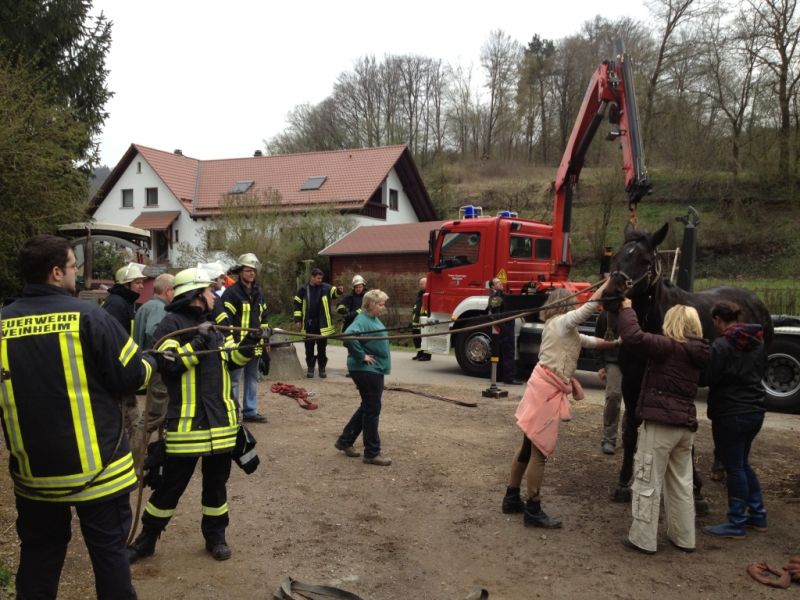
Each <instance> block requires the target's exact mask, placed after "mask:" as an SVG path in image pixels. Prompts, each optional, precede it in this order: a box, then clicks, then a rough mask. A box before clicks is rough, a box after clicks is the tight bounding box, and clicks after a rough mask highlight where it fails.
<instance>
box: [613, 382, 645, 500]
mask: <svg viewBox="0 0 800 600" xmlns="http://www.w3.org/2000/svg"><path fill="white" fill-rule="evenodd" d="M622 373H623V374H622V400H623V401H624V403H625V419H624V421H623V425H622V466H621V467H620V471H619V481H618V482H617V487H616V489H615V490H614V495H613V496H612V500H614V502H630V500H631V488H630V484H631V479H632V478H633V457H634V455H635V454H636V442H637V440H638V437H639V422H638V420H637V418H636V403H637V400H638V399H639V391H640V389H641V382H642V379H641V376H640V374H639V373H638V370H637V369H633V370H630V369H625V368H623V372H622Z"/></svg>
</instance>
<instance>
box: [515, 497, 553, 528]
mask: <svg viewBox="0 0 800 600" xmlns="http://www.w3.org/2000/svg"><path fill="white" fill-rule="evenodd" d="M523 521H524V523H525V527H543V528H544V529H559V528H560V527H561V519H557V518H554V517H548V516H547V514H546V513H545V512H544V511H543V510H542V504H541V502H540V501H539V500H530V499H528V502H527V503H526V504H525V515H524V516H523Z"/></svg>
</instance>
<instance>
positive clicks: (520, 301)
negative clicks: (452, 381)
mask: <svg viewBox="0 0 800 600" xmlns="http://www.w3.org/2000/svg"><path fill="white" fill-rule="evenodd" d="M606 120H607V121H608V122H609V123H610V130H609V132H608V135H607V136H606V139H607V140H609V141H616V142H618V143H619V144H620V146H621V150H622V157H623V165H622V169H623V171H624V174H625V191H626V193H627V195H628V202H629V209H630V210H631V211H632V214H633V215H634V216H635V210H636V207H637V205H638V203H639V201H640V200H641V199H642V198H643V197H644V196H646V195H647V194H649V193H650V192H651V190H652V185H651V183H650V182H649V179H648V176H647V169H646V167H645V161H644V152H643V149H642V142H641V136H640V131H639V121H638V110H637V106H636V96H635V92H634V86H633V76H632V72H631V64H630V61H629V59H628V56H627V55H626V54H625V53H624V52H620V53H619V54H618V56H617V58H616V60H615V61H605V62H603V63H602V64H601V65H600V66H599V68H598V69H597V70H596V71H595V72H594V73H593V75H592V78H591V81H590V83H589V87H588V89H587V90H586V95H585V96H584V99H583V104H582V106H581V109H580V112H579V115H578V118H577V120H576V122H575V125H574V127H573V129H572V133H571V135H570V138H569V142H568V144H567V147H566V149H565V151H564V155H563V158H562V160H561V164H560V166H559V168H558V173H557V177H556V181H555V186H554V187H555V194H554V198H553V211H552V212H553V223H552V224H547V223H543V222H540V221H535V220H531V219H525V218H521V217H520V216H519V215H518V214H516V213H513V212H509V211H501V212H499V213H498V214H496V215H494V216H485V215H483V214H482V210H481V209H480V208H479V207H475V206H465V207H462V208H461V209H460V211H459V218H458V219H457V220H454V221H449V222H446V223H444V224H443V225H442V226H441V228H440V229H438V230H434V231H431V233H430V239H429V252H428V268H429V271H430V272H429V273H428V276H427V278H428V280H427V287H426V290H425V294H424V296H423V306H424V307H425V309H426V311H427V314H428V317H427V323H426V326H425V328H424V330H423V332H424V333H439V334H445V333H446V332H448V331H449V332H450V334H449V335H437V336H433V337H425V338H422V347H423V348H424V349H426V350H428V351H429V352H432V353H436V354H447V353H449V352H450V350H451V348H452V349H453V350H454V351H455V355H456V359H457V360H458V364H459V366H460V367H461V369H462V371H464V372H465V373H466V374H469V375H474V376H479V377H487V376H488V375H489V373H490V370H491V362H490V358H491V331H490V329H489V328H488V327H487V328H485V329H478V330H475V328H474V327H471V326H473V325H476V324H479V323H480V322H481V321H482V320H484V321H486V320H488V318H489V317H488V302H489V289H488V288H489V285H488V284H489V282H490V281H491V280H492V278H494V277H498V278H499V279H501V280H502V281H503V282H504V284H505V287H506V293H507V295H506V298H505V300H504V308H505V310H507V311H515V310H520V311H522V310H531V309H535V308H538V307H540V306H541V305H542V304H543V303H544V302H545V300H546V295H547V292H548V291H550V290H552V289H554V288H565V289H567V290H569V291H570V292H574V293H578V294H579V295H578V299H579V300H586V299H587V298H588V296H589V293H588V292H587V293H585V294H581V292H582V290H585V289H586V288H588V287H589V285H590V284H588V283H581V282H574V281H570V280H569V274H570V268H571V262H572V260H571V254H570V226H571V215H572V200H573V194H574V192H575V187H576V185H577V183H578V178H579V176H580V173H581V169H582V168H583V164H584V159H585V156H586V152H587V150H588V148H589V145H590V143H591V141H592V139H593V138H594V136H595V134H596V133H597V130H598V129H599V127H600V125H601V124H602V123H603V122H604V121H606ZM795 324H796V325H800V320H798V321H797V322H796V323H795ZM776 325H778V326H779V327H778V328H776V337H775V341H774V343H773V348H776V347H777V348H779V349H780V352H779V355H778V356H774V357H773V356H771V357H770V365H771V367H774V368H771V370H770V373H771V381H767V382H765V386H766V388H767V390H768V395H769V399H770V403H771V405H772V406H773V407H774V408H780V409H782V410H794V411H800V327H792V326H791V324H789V325H786V324H785V323H776ZM781 325H783V327H780V326H781ZM468 327H469V328H470V330H468V331H464V332H463V333H460V332H459V330H460V329H466V328H468ZM543 327H544V325H543V323H542V322H541V321H540V320H539V319H538V318H537V317H536V316H535V315H533V316H530V317H526V318H525V319H517V320H516V321H515V332H516V342H517V343H516V351H517V362H518V364H519V365H520V366H522V367H532V366H533V365H535V364H536V361H537V359H538V351H539V344H540V341H541V334H542V329H543ZM580 329H581V333H586V334H588V335H593V334H594V322H593V321H590V322H587V323H584V324H583V325H582V326H581V327H580ZM787 349H788V350H787ZM578 368H580V369H584V370H594V365H593V360H592V359H591V357H590V356H589V355H588V354H586V353H582V354H581V358H580V359H579V363H578Z"/></svg>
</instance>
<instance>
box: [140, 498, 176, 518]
mask: <svg viewBox="0 0 800 600" xmlns="http://www.w3.org/2000/svg"><path fill="white" fill-rule="evenodd" d="M144 512H146V513H147V514H148V515H152V516H154V517H158V518H159V519H169V518H170V517H171V516H172V515H174V514H175V509H174V508H167V509H162V508H158V507H156V506H154V505H153V503H152V502H148V503H147V504H145V507H144Z"/></svg>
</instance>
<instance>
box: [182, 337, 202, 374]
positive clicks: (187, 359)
mask: <svg viewBox="0 0 800 600" xmlns="http://www.w3.org/2000/svg"><path fill="white" fill-rule="evenodd" d="M187 352H188V353H189V354H187ZM193 352H194V348H192V344H191V343H188V344H184V345H183V346H181V347H180V348H178V356H180V357H181V362H182V363H183V366H184V367H186V368H187V369H190V370H191V369H193V368H194V367H196V366H197V365H199V364H200V358H199V357H197V356H194V354H192V353H193Z"/></svg>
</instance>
